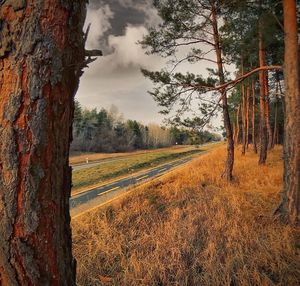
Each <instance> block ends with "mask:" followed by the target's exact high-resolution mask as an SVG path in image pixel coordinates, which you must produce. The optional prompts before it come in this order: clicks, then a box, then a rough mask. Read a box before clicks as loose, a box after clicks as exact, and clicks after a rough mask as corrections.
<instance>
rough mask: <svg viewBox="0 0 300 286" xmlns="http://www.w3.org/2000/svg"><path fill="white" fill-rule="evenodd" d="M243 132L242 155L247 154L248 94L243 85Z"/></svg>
mask: <svg viewBox="0 0 300 286" xmlns="http://www.w3.org/2000/svg"><path fill="white" fill-rule="evenodd" d="M242 123H243V124H242V132H243V141H242V155H245V153H246V93H245V85H244V83H242Z"/></svg>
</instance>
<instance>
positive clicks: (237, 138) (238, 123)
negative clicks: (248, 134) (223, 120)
mask: <svg viewBox="0 0 300 286" xmlns="http://www.w3.org/2000/svg"><path fill="white" fill-rule="evenodd" d="M240 109H241V105H239V106H238V108H237V111H236V137H235V138H236V139H235V144H236V145H238V144H239V143H240V120H239V118H240Z"/></svg>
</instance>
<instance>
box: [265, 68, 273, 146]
mask: <svg viewBox="0 0 300 286" xmlns="http://www.w3.org/2000/svg"><path fill="white" fill-rule="evenodd" d="M265 75H266V77H265V98H266V101H265V107H266V114H265V115H266V125H267V133H268V150H270V149H271V148H272V139H273V132H272V127H271V122H270V117H271V115H270V96H269V77H268V72H266V73H265Z"/></svg>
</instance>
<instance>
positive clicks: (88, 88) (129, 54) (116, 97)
mask: <svg viewBox="0 0 300 286" xmlns="http://www.w3.org/2000/svg"><path fill="white" fill-rule="evenodd" d="M151 3H152V0H90V4H89V6H88V10H87V19H86V25H85V26H87V24H88V23H91V29H90V33H89V37H88V40H87V48H88V49H101V50H102V51H103V53H104V56H103V57H100V58H99V59H98V60H97V61H95V62H94V63H92V64H91V65H90V67H89V68H88V69H86V70H85V73H84V75H83V76H82V78H81V82H80V87H79V91H78V93H77V95H76V98H77V99H78V100H79V102H80V103H81V104H82V105H83V106H85V107H88V108H94V107H97V108H99V109H100V108H101V107H104V108H106V109H109V108H110V106H111V105H112V104H113V105H115V106H117V107H118V109H119V111H120V112H122V113H123V114H124V117H125V118H128V119H136V120H139V121H141V122H144V123H146V124H147V123H149V122H157V123H161V122H162V119H163V116H162V115H160V114H158V111H159V110H160V109H159V107H157V104H156V103H155V102H154V100H153V99H152V98H151V96H150V95H149V94H148V93H147V90H151V88H152V84H151V82H150V81H149V80H147V79H145V78H144V77H143V75H142V74H141V72H140V69H141V67H143V68H148V69H150V70H159V69H160V68H162V67H163V66H164V60H163V59H162V58H160V57H158V56H147V55H145V53H144V51H143V50H142V48H141V47H140V46H139V45H137V42H138V41H139V40H141V39H142V37H143V35H145V34H146V33H147V27H150V26H155V25H157V24H158V23H159V21H160V19H159V17H158V15H157V13H156V11H155V10H154V9H153V7H152V5H151ZM85 28H86V27H85ZM193 69H195V71H197V72H199V71H200V70H201V72H202V73H203V72H206V67H203V66H201V67H199V66H198V67H197V66H194V67H193ZM191 71H192V72H193V70H191Z"/></svg>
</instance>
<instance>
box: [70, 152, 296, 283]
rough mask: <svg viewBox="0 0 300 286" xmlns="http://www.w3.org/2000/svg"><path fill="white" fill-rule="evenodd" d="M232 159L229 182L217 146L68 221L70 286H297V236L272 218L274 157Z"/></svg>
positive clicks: (277, 168)
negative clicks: (74, 285) (74, 274)
mask: <svg viewBox="0 0 300 286" xmlns="http://www.w3.org/2000/svg"><path fill="white" fill-rule="evenodd" d="M236 157H237V158H236V165H235V175H236V176H237V178H238V180H237V181H236V182H235V183H234V184H233V185H227V184H224V182H223V180H221V179H220V174H221V173H222V170H223V164H224V160H225V148H224V147H220V148H218V149H217V150H214V151H213V152H212V153H211V154H207V155H204V156H203V157H200V158H199V160H196V161H194V162H193V163H191V164H190V165H188V166H187V167H184V168H182V170H178V171H176V172H173V173H172V174H170V175H169V176H168V177H165V178H164V179H161V180H160V181H157V182H156V183H155V184H153V185H152V186H147V187H139V189H138V190H137V191H136V193H134V194H133V193H131V195H129V196H127V197H125V198H123V199H120V200H119V201H116V202H115V203H114V204H112V205H109V206H106V207H105V208H102V209H98V210H96V211H94V212H92V213H89V214H87V215H85V216H82V217H79V218H78V219H76V220H75V221H74V222H73V240H74V254H75V256H76V258H77V261H78V285H102V284H101V281H102V283H103V285H153V286H154V285H155V286H156V285H213V286H214V285H299V283H300V260H299V235H300V234H299V229H295V228H292V227H290V226H286V225H282V224H281V223H280V222H278V221H276V220H274V219H273V217H272V215H271V213H272V210H273V209H274V207H275V206H276V205H277V204H278V201H279V195H278V193H279V191H280V189H281V179H282V161H281V150H280V149H276V150H275V151H273V152H272V153H271V154H270V156H269V159H268V163H267V165H266V166H263V167H261V166H260V167H259V166H258V165H257V155H254V154H247V155H246V156H245V157H242V156H241V155H240V152H237V154H236ZM297 241H298V244H297Z"/></svg>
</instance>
